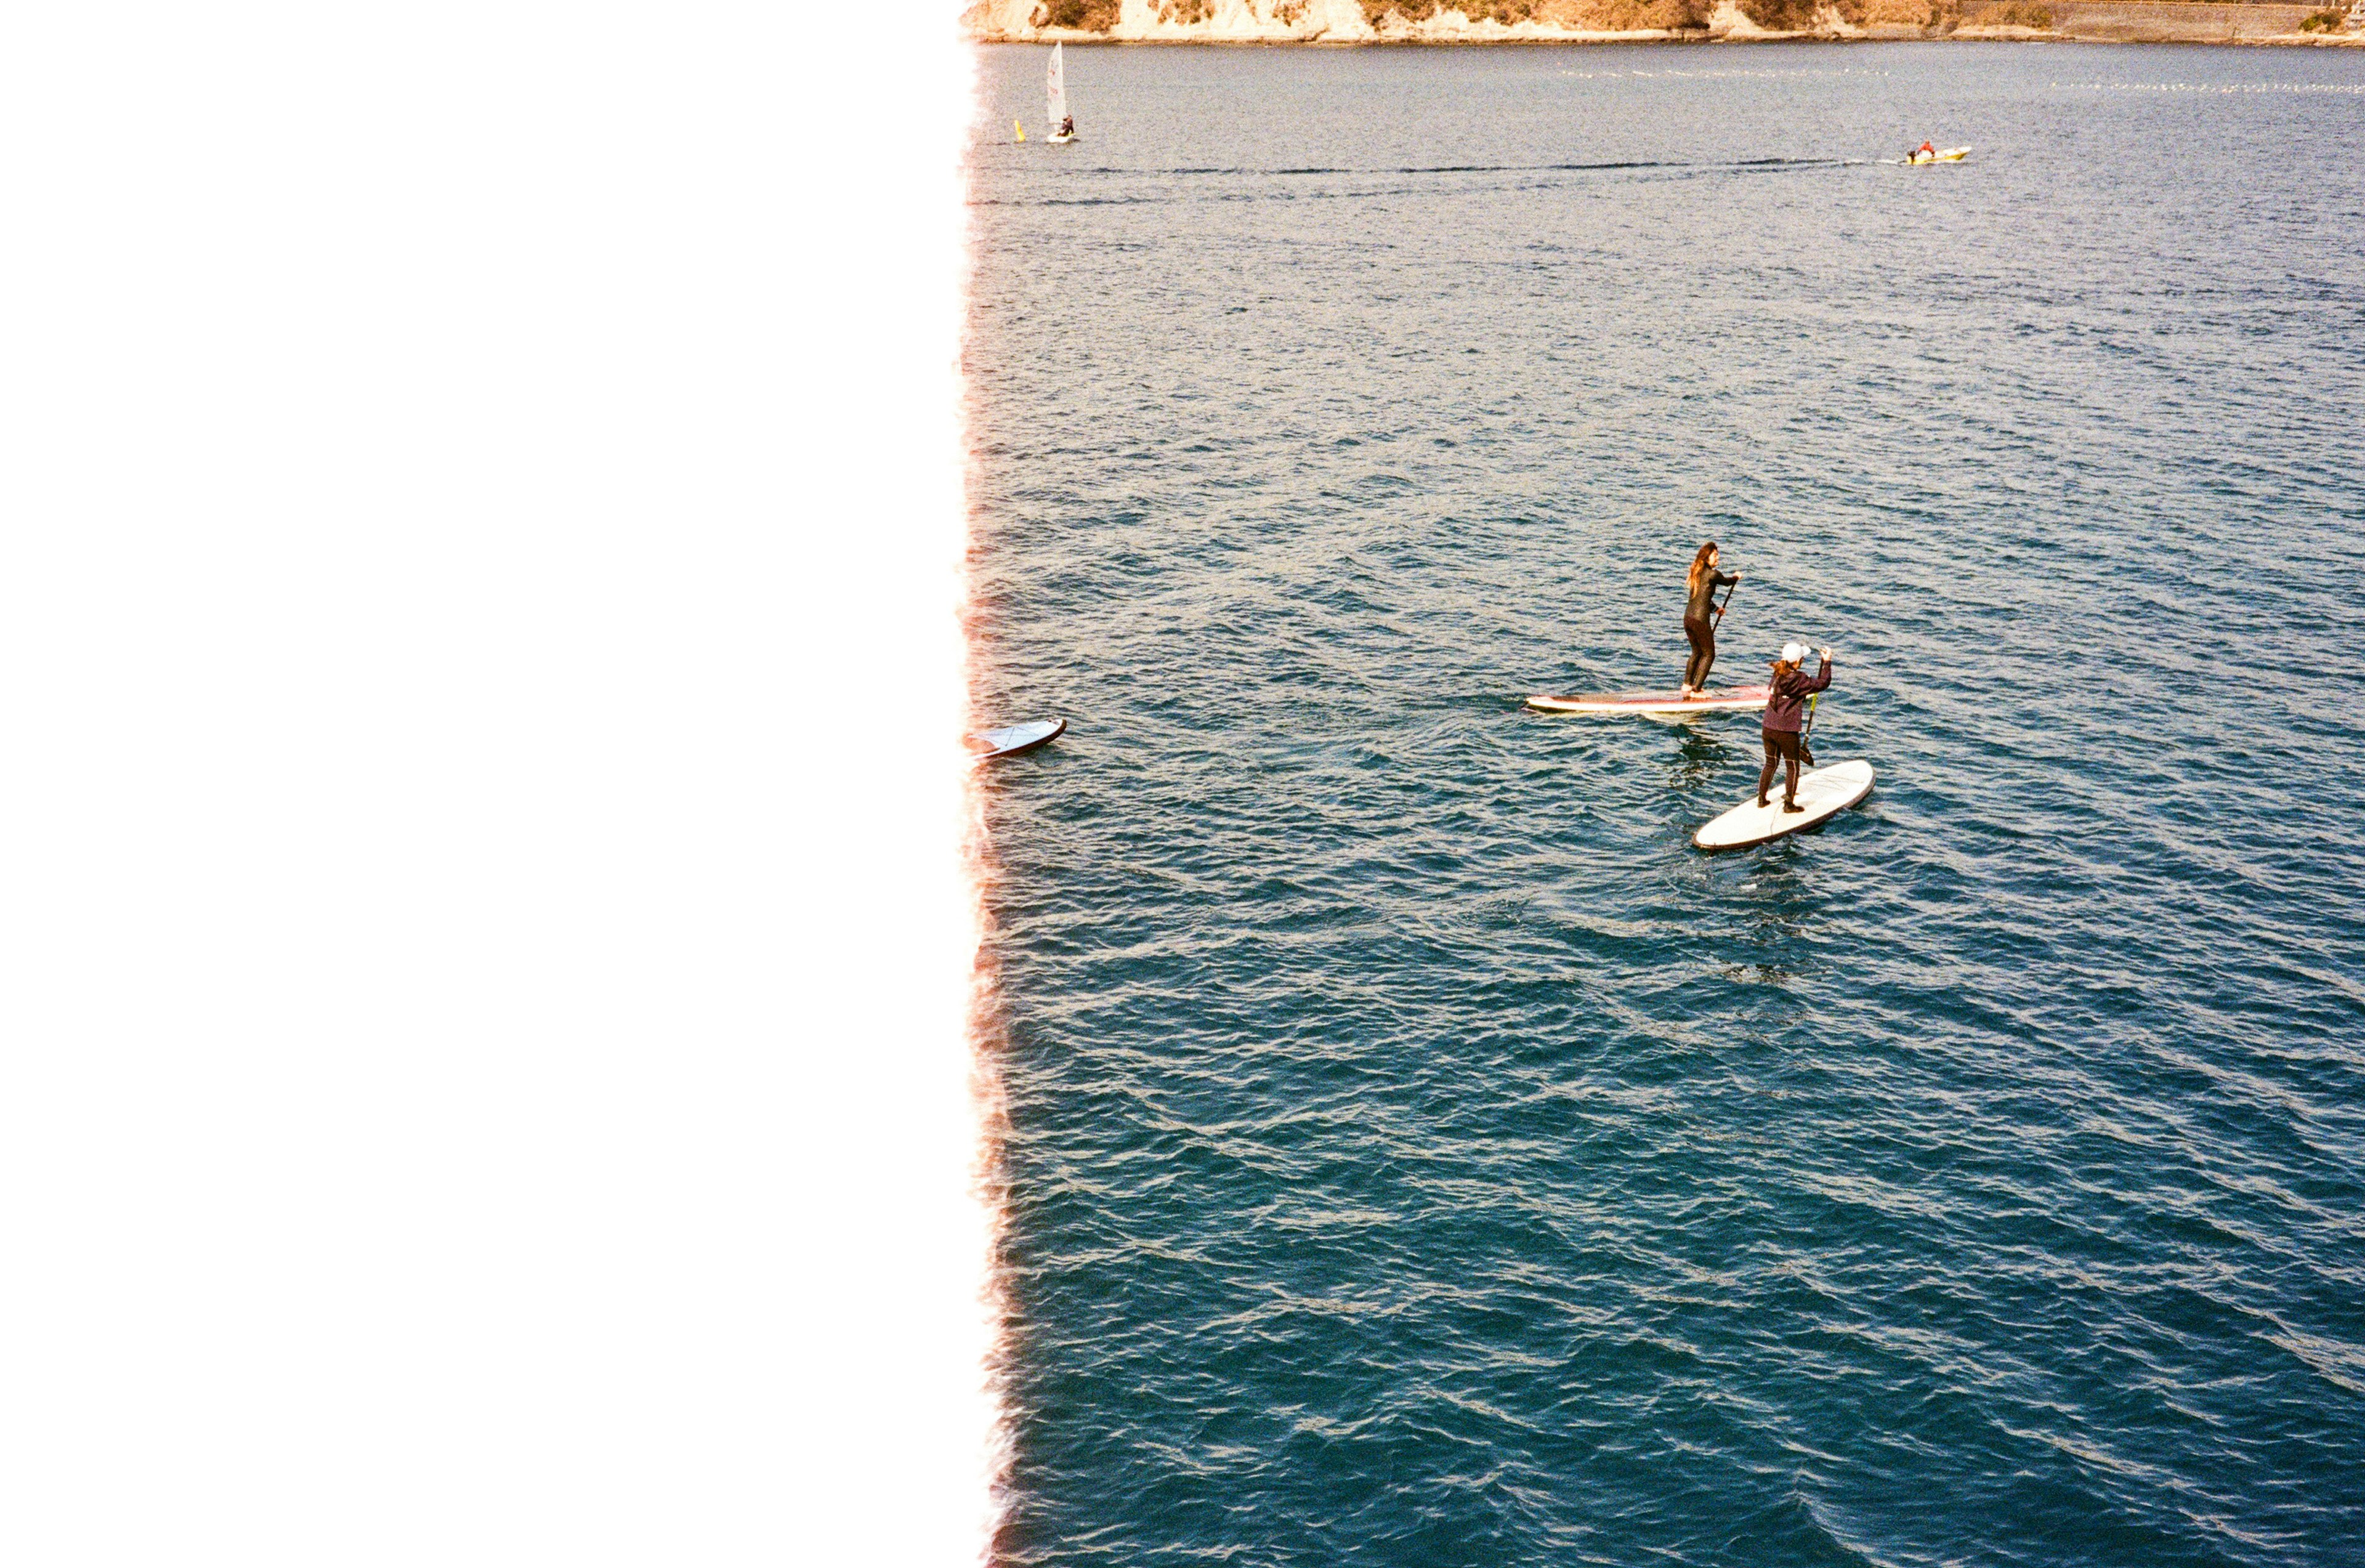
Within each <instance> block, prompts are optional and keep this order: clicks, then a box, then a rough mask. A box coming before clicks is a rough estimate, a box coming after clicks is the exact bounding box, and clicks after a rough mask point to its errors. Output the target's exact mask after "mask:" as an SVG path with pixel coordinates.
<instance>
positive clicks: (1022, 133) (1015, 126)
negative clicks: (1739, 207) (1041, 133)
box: [1010, 120, 1026, 141]
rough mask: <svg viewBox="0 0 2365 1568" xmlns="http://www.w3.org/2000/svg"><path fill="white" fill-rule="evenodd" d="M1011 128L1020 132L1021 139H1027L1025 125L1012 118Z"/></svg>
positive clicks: (1019, 138) (1019, 137)
mask: <svg viewBox="0 0 2365 1568" xmlns="http://www.w3.org/2000/svg"><path fill="white" fill-rule="evenodd" d="M1010 129H1013V130H1014V131H1016V132H1017V133H1018V140H1021V141H1024V140H1026V127H1025V126H1023V125H1020V124H1019V123H1018V122H1017V121H1016V120H1012V121H1011V122H1010Z"/></svg>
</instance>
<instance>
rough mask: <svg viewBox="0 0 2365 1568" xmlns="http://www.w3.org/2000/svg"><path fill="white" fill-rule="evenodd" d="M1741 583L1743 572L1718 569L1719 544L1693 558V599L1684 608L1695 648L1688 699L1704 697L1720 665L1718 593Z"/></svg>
mask: <svg viewBox="0 0 2365 1568" xmlns="http://www.w3.org/2000/svg"><path fill="white" fill-rule="evenodd" d="M1740 580H1741V574H1740V573H1739V572H1734V573H1733V574H1732V575H1731V576H1730V577H1728V576H1726V575H1725V574H1724V573H1722V572H1720V571H1718V570H1717V569H1716V541H1715V540H1713V539H1711V540H1709V542H1708V543H1705V544H1703V545H1701V546H1700V547H1699V551H1698V554H1695V555H1693V556H1692V569H1691V575H1690V576H1689V577H1687V578H1686V579H1685V583H1684V587H1685V590H1686V592H1687V595H1688V596H1689V597H1688V598H1687V600H1686V602H1685V605H1684V635H1685V636H1686V637H1688V638H1689V639H1691V644H1692V656H1691V659H1690V661H1689V662H1688V663H1687V664H1686V665H1685V666H1684V689H1683V695H1684V696H1685V697H1687V698H1690V697H1697V696H1698V695H1699V694H1700V690H1701V689H1702V688H1703V687H1705V686H1707V685H1708V672H1709V666H1710V665H1713V664H1715V663H1716V623H1717V622H1720V621H1721V620H1723V619H1724V606H1723V605H1721V604H1719V603H1717V601H1716V590H1717V589H1719V588H1724V587H1727V586H1729V585H1731V584H1733V583H1737V582H1739V581H1740ZM1728 602H1730V601H1729V600H1728Z"/></svg>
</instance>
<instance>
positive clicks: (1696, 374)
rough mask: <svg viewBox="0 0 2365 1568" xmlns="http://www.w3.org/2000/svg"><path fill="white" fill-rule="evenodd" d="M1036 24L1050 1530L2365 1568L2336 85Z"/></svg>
mask: <svg viewBox="0 0 2365 1568" xmlns="http://www.w3.org/2000/svg"><path fill="white" fill-rule="evenodd" d="M1045 52H1046V51H1043V50H1035V49H1028V48H1002V49H993V50H982V51H981V53H980V55H979V62H980V73H981V103H982V107H981V118H980V126H979V130H978V139H977V142H976V145H975V147H974V150H973V153H972V176H973V177H972V185H971V199H972V201H973V203H974V206H973V208H972V211H973V216H974V219H975V224H974V245H975V256H974V264H975V280H974V287H973V294H972V302H971V315H970V337H969V341H968V343H967V348H966V371H967V375H968V378H969V386H970V392H971V396H972V398H973V402H972V407H971V409H970V432H971V438H972V441H973V444H974V450H973V467H972V498H973V502H974V507H975V514H974V532H973V542H974V543H973V553H972V557H971V564H972V569H973V573H974V582H973V589H974V595H973V602H974V620H973V624H972V629H971V630H972V642H973V646H974V649H975V656H976V671H977V683H978V689H977V699H978V718H979V720H980V721H981V722H1010V721H1014V720H1018V719H1023V718H1031V717H1037V716H1042V717H1055V716H1059V717H1065V718H1067V719H1068V720H1069V721H1070V726H1071V727H1070V732H1069V733H1068V734H1067V735H1066V736H1065V737H1064V738H1062V739H1061V740H1060V741H1059V742H1057V743H1056V744H1054V745H1051V746H1050V747H1048V748H1046V749H1045V750H1043V751H1040V752H1037V753H1035V754H1033V755H1031V756H1026V757H1022V758H1018V759H1014V761H1011V762H1009V763H1006V764H1002V765H998V766H996V767H994V768H993V769H992V771H991V772H990V773H989V774H987V775H986V776H985V778H984V783H983V787H984V790H985V794H986V802H987V823H988V826H989V829H990V832H991V835H992V857H993V871H992V883H991V888H990V903H991V910H992V918H993V920H994V922H995V925H994V929H993V933H992V942H991V958H992V961H993V963H994V965H995V966H996V969H997V973H998V978H999V991H998V993H997V999H996V1016H995V1020H994V1027H993V1029H992V1031H991V1032H990V1034H989V1037H988V1039H987V1041H986V1044H985V1047H984V1048H985V1049H986V1051H987V1052H988V1055H989V1058H990V1064H991V1066H992V1069H993V1070H994V1071H995V1073H997V1074H998V1077H999V1081H1000V1084H1001V1089H1002V1093H1003V1107H1004V1109H1005V1111H1006V1126H1004V1127H1003V1129H1002V1144H1001V1157H1002V1177H1003V1182H1004V1183H1005V1190H1004V1191H1003V1199H1002V1201H1003V1207H1004V1220H1005V1224H1006V1227H1007V1228H1006V1234H1005V1237H1004V1240H1003V1250H1002V1267H1001V1273H1000V1276H999V1278H998V1281H997V1284H998V1288H999V1290H1000V1292H1001V1296H1002V1300H1003V1305H1004V1308H1005V1310H1006V1314H1007V1324H1006V1338H1005V1353H1006V1361H1005V1363H1004V1365H1003V1367H1002V1369H1001V1375H1002V1377H1003V1395H1004V1398H1005V1400H1006V1402H1007V1405H1008V1407H1009V1412H1010V1423H1011V1444H1012V1459H1011V1463H1010V1468H1009V1471H1008V1474H1007V1477H1006V1495H1005V1497H1004V1505H1005V1510H1006V1511H1005V1513H1004V1516H1003V1526H1002V1529H1001V1532H1000V1535H999V1538H998V1541H997V1549H998V1552H999V1555H1000V1556H1001V1558H1002V1559H1003V1560H1004V1561H1007V1562H1017V1563H1059V1564H1083V1563H1108V1564H1113V1565H1120V1564H1121V1565H1124V1568H1147V1565H1153V1564H1183V1563H1228V1564H1236V1565H1241V1568H1246V1565H1250V1564H1306V1565H1317V1564H1322V1565H1329V1564H1344V1563H1373V1564H1402V1565H1405V1568H1449V1565H1461V1564H1506V1563H1575V1562H1599V1563H1621V1564H1622V1563H1631V1564H1660V1563H1731V1564H1781V1563H1881V1564H1907V1563H1932V1564H1935V1563H2047V1564H2063V1565H2068V1564H2096V1563H2102V1564H2108V1563H2130V1564H2145V1565H2147V1568H2157V1565H2159V1564H2166V1563H2259V1564H2265V1563H2301V1564H2339V1563H2356V1562H2365V891H2360V888H2359V878H2360V875H2365V857H2360V854H2359V850H2360V845H2365V836H2360V835H2365V828H2361V827H2360V822H2365V816H2360V813H2365V675H2361V674H2360V666H2359V660H2358V656H2357V650H2358V645H2359V640H2360V633H2365V608H2360V594H2365V572H2360V568H2365V543H2360V540H2359V526H2360V524H2365V477H2360V457H2359V439H2360V435H2365V54H2360V53H2356V52H2333V51H2304V50H2215V49H2193V48H2133V47H2127V48H2091V47H2086V48H2068V47H2017V46H1971V45H1887V46H1877V47H1845V46H1798V47H1765V48H1746V49H1743V48H1700V47H1680V46H1674V47H1647V46H1626V47H1609V48H1592V49H1505V50H1477V49H1464V50H1454V49H1443V50H1419V49H1403V50H1339V51H1332V50H1318V49H1287V50H1218V49H1205V48H1184V49H1131V50H1087V49H1073V50H1069V51H1068V62H1067V63H1068V77H1069V88H1070V108H1071V111H1072V112H1073V113H1074V115H1075V117H1076V120H1077V125H1078V129H1079V130H1080V132H1081V133H1082V140H1080V141H1079V142H1078V143H1077V144H1076V145H1074V146H1071V147H1065V148H1054V147H1047V146H1045V145H1043V144H1042V143H1041V141H1040V140H1039V137H1040V130H1039V129H1037V126H1036V124H1035V123H1034V122H1035V121H1037V120H1038V119H1039V116H1040V103H1041V84H1042V76H1043V69H1044V63H1045ZM1013 118H1019V119H1022V120H1026V121H1028V122H1029V125H1028V129H1029V133H1030V140H1028V141H1027V142H1026V143H1025V144H1024V145H1021V144H1017V143H1015V142H1014V141H1012V140H1010V122H1011V121H1012V119H1013ZM1925 138H1926V139H1929V140H1934V141H1935V142H1937V143H1938V144H1939V145H1941V146H1947V145H1957V144H1962V143H1969V144H1971V145H1972V146H1973V147H1974V149H1975V151H1973V152H1972V154H1971V156H1970V158H1969V160H1968V161H1967V162H1965V163H1962V164H1960V165H1953V166H1939V167H1934V168H1911V167H1905V166H1900V164H1899V163H1897V162H1894V160H1895V159H1897V158H1898V157H1900V155H1901V154H1903V153H1904V152H1905V151H1907V150H1908V149H1910V148H1911V147H1912V146H1914V145H1916V144H1918V143H1919V142H1921V141H1922V140H1924V139H1925ZM1710 538H1713V539H1714V540H1716V541H1717V542H1718V543H1719V544H1720V545H1721V547H1722V551H1723V563H1724V566H1725V567H1726V568H1727V569H1728V570H1737V571H1739V572H1740V573H1742V574H1743V580H1742V582H1741V584H1740V586H1739V588H1738V589H1737V590H1736V592H1735V594H1734V597H1733V599H1732V608H1731V612H1730V614H1729V615H1728V616H1727V617H1726V619H1725V621H1724V623H1723V627H1722V630H1721V633H1719V649H1720V651H1719V655H1718V662H1717V667H1716V679H1717V680H1718V681H1719V682H1727V681H1729V682H1732V683H1743V682H1749V681H1754V680H1757V679H1760V678H1763V676H1764V675H1765V667H1766V666H1765V661H1766V658H1767V655H1769V654H1770V653H1771V652H1772V651H1774V650H1775V649H1776V648H1777V646H1778V645H1779V644H1782V643H1783V642H1785V641H1786V640H1789V639H1793V638H1798V639H1804V640H1806V641H1809V642H1810V643H1816V644H1829V645H1830V646H1831V647H1832V648H1833V651H1834V654H1835V655H1836V665H1837V675H1836V678H1835V679H1834V680H1833V685H1832V689H1831V690H1830V692H1829V694H1828V695H1827V697H1826V698H1825V699H1824V700H1823V702H1822V704H1821V709H1820V711H1819V716H1818V718H1817V721H1816V723H1815V727H1814V734H1813V745H1814V749H1815V751H1816V753H1817V754H1818V755H1819V756H1821V757H1822V758H1823V759H1824V760H1826V761H1835V760H1839V759H1843V758H1848V757H1863V758H1866V759H1867V760H1869V761H1870V762H1871V764H1872V766H1873V767H1874V768H1875V769H1876V770H1877V775H1878V785H1877V789H1876V791H1875V793H1874V794H1873V796H1872V797H1871V799H1870V800H1869V801H1867V802H1866V805H1865V806H1864V807H1863V808H1862V809H1861V810H1859V811H1855V812H1849V813H1846V814H1845V815H1844V816H1843V817H1841V818H1840V819H1838V820H1837V821H1835V822H1834V823H1832V824H1831V826H1830V827H1829V828H1828V829H1827V830H1826V831H1824V832H1822V833H1821V834H1816V835H1812V836H1804V837H1799V838H1794V839H1790V840H1788V841H1785V842H1783V843H1781V844H1779V845H1777V846H1771V847H1767V848H1764V849H1760V850H1755V851H1751V852H1748V853H1746V854H1743V855H1737V856H1732V857H1718V858H1709V857H1703V856H1701V855H1699V854H1698V853H1697V852H1696V851H1694V850H1693V849H1692V847H1691V846H1690V844H1689V835H1690V834H1691V832H1692V831H1693V830H1694V829H1695V828H1696V827H1698V825H1699V824H1700V823H1704V822H1706V821H1707V820H1708V819H1709V818H1710V817H1712V816H1714V815H1715V814H1717V813H1718V812H1721V811H1722V810H1724V809H1725V808H1726V807H1728V806H1730V805H1732V804H1733V803H1735V802H1737V801H1740V800H1741V799H1742V798H1743V796H1744V795H1745V794H1747V793H1748V791H1749V790H1751V789H1752V788H1753V787H1754V784H1755V781H1756V774H1757V767H1758V760H1759V756H1760V749H1759V745H1758V739H1757V730H1756V725H1755V723H1754V721H1753V720H1752V719H1751V718H1750V717H1749V716H1747V715H1741V716H1735V717H1726V718H1717V719H1709V720H1705V721H1702V722H1696V723H1692V724H1689V725H1686V726H1676V727H1668V726H1661V725H1657V724H1653V723H1649V722H1639V721H1604V720H1592V719H1583V718H1568V717H1552V716H1546V715H1541V714H1536V713H1530V712H1528V711H1523V710H1522V709H1521V707H1520V699H1521V697H1522V696H1524V695H1525V694H1527V693H1530V692H1535V691H1581V690H1603V689H1619V688H1633V687H1651V686H1655V687H1665V686H1668V685H1671V684H1673V683H1674V682H1675V681H1676V679H1677V678H1678V677H1679V675H1680V673H1681V671H1682V668H1683V664H1684V658H1685V654H1686V651H1687V650H1686V646H1685V643H1684V637H1683V633H1682V629H1681V625H1680V620H1681V615H1682V609H1683V588H1684V582H1683V579H1684V570H1685V567H1686V566H1687V563H1688V562H1689V561H1690V559H1691V556H1692V553H1693V551H1694V550H1695V548H1697V546H1698V544H1699V543H1701V542H1702V541H1704V540H1707V539H1710Z"/></svg>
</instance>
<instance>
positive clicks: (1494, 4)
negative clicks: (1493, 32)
mask: <svg viewBox="0 0 2365 1568" xmlns="http://www.w3.org/2000/svg"><path fill="white" fill-rule="evenodd" d="M1542 9H1543V0H1363V16H1364V17H1365V18H1366V19H1367V20H1369V21H1370V22H1371V24H1372V26H1373V27H1375V28H1376V27H1378V26H1379V25H1380V24H1381V23H1382V22H1384V21H1385V20H1386V19H1387V17H1388V14H1389V13H1390V12H1394V13H1395V15H1397V16H1399V17H1403V18H1404V19H1405V20H1406V21H1407V22H1425V21H1427V20H1429V18H1430V17H1434V16H1436V15H1437V14H1438V13H1440V11H1459V12H1461V13H1462V14H1463V16H1465V17H1469V18H1470V19H1471V20H1472V21H1474V22H1489V21H1492V22H1500V23H1502V24H1503V25H1504V26H1505V27H1508V26H1510V25H1511V24H1512V23H1513V22H1527V21H1532V20H1534V19H1535V17H1536V16H1537V14H1538V13H1539V12H1541V10H1542Z"/></svg>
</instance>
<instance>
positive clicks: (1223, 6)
mask: <svg viewBox="0 0 2365 1568" xmlns="http://www.w3.org/2000/svg"><path fill="white" fill-rule="evenodd" d="M1055 7H1056V8H1055ZM1374 8H1375V7H1374V6H1370V5H1366V4H1364V3H1363V0H978V3H977V4H975V5H973V6H970V9H969V11H968V12H967V13H966V14H965V15H964V16H963V17H962V18H961V25H962V28H963V30H964V31H965V32H967V33H968V35H969V37H970V39H971V40H972V41H974V42H978V43H1025V44H1047V43H1073V44H1219V45H1233V46H1237V45H1245V44H1260V45H1293V46H1312V47H1317V48H1328V49H1362V48H1372V47H1384V46H1386V45H1392V44H1399V45H1416V46H1418V45H1439V44H1453V45H1475V46H1489V47H1499V46H1530V47H1533V46H1545V47H1550V46H1556V45H1582V44H1600V43H1843V42H1844V43H1931V42H1961V43H2195V44H2244V45H2270V46H2279V47H2304V48H2331V49H2341V48H2357V47H2359V46H2365V0H2359V3H2358V5H2357V6H2355V7H2353V8H2351V9H2349V10H2348V12H2347V13H2346V15H2343V14H2342V12H2341V9H2340V7H2338V6H2326V5H2323V4H2320V3H2319V4H2287V3H2273V0H2268V3H2241V0H2231V3H2228V0H1508V3H1506V0H1470V10H1471V11H1475V12H1477V13H1479V15H1478V17H1477V18H1476V19H1473V18H1472V17H1471V16H1469V15H1468V14H1467V13H1465V12H1463V11H1462V10H1450V9H1441V8H1438V7H1437V6H1436V5H1435V0H1429V9H1428V10H1427V11H1426V13H1425V14H1424V15H1422V16H1421V17H1419V18H1418V20H1415V19H1409V18H1408V17H1407V15H1406V14H1405V11H1404V10H1402V9H1399V8H1396V7H1395V6H1386V7H1382V8H1379V15H1378V17H1376V19H1375V18H1374V17H1373V10H1374ZM1414 8H1416V9H1417V8H1418V6H1415V7H1414ZM1060 12H1066V13H1067V14H1068V18H1069V19H1082V20H1083V21H1085V22H1086V23H1088V24H1092V23H1097V24H1100V25H1096V26H1095V25H1085V26H1076V27H1052V26H1048V25H1047V26H1042V27H1037V26H1035V25H1033V22H1034V20H1035V19H1036V18H1038V17H1039V18H1043V19H1045V20H1046V21H1047V22H1048V20H1049V19H1050V18H1051V17H1054V16H1056V15H1059V13H1060ZM1505 15H1517V16H1518V17H1519V18H1520V19H1519V20H1517V21H1509V22H1507V21H1504V20H1500V19H1498V18H1499V17H1502V16H1505ZM1643 21H1648V22H1652V23H1656V24H1658V25H1655V26H1634V25H1631V24H1634V23H1637V22H1643ZM1588 23H1611V24H1613V25H1607V26H1603V25H1587V24H1588ZM1617 23H1624V24H1627V25H1622V26H1621V25H1615V24H1617Z"/></svg>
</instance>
